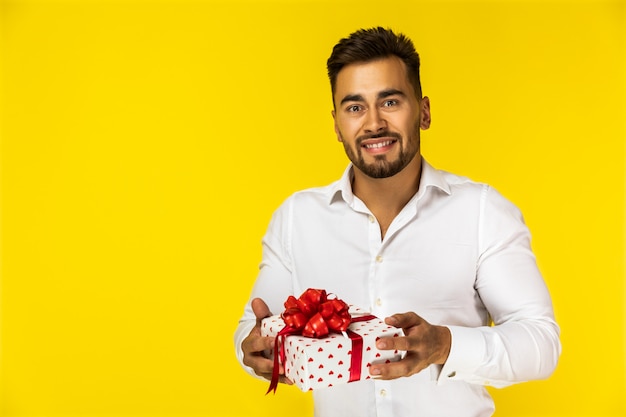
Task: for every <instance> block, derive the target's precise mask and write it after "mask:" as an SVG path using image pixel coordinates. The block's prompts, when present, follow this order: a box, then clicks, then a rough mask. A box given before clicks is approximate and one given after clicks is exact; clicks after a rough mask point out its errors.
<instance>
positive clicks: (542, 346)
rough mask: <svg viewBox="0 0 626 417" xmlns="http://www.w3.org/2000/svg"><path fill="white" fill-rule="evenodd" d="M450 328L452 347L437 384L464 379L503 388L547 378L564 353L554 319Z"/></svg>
mask: <svg viewBox="0 0 626 417" xmlns="http://www.w3.org/2000/svg"><path fill="white" fill-rule="evenodd" d="M448 327H449V329H450V332H451V334H452V345H451V349H450V354H449V356H448V360H447V361H446V363H445V365H444V366H443V368H442V369H441V372H440V375H439V378H438V383H444V382H445V381H454V380H462V381H466V382H470V383H474V384H480V385H491V386H495V387H504V386H507V385H511V384H514V383H517V382H523V381H528V380H535V379H544V378H547V377H548V376H549V375H550V374H551V373H552V372H553V371H554V369H555V367H556V364H557V361H558V358H559V355H560V352H561V344H560V341H559V328H558V326H557V324H556V323H555V322H554V320H553V319H551V318H542V319H526V320H520V321H511V322H508V323H505V324H502V325H499V326H494V327H479V328H467V327H459V326H448Z"/></svg>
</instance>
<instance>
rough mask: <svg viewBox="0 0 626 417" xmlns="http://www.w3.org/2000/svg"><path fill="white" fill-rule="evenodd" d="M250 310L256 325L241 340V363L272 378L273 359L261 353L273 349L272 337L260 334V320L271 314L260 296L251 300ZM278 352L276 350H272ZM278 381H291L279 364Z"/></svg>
mask: <svg viewBox="0 0 626 417" xmlns="http://www.w3.org/2000/svg"><path fill="white" fill-rule="evenodd" d="M252 311H254V315H255V316H256V326H254V328H253V329H252V330H251V331H250V334H249V335H248V337H246V338H245V339H244V340H243V342H241V350H242V351H243V363H244V365H246V366H249V367H251V368H252V369H254V372H255V373H256V374H257V375H259V376H262V377H263V378H265V379H267V380H271V379H272V370H273V369H274V361H273V360H271V359H268V358H266V357H265V356H264V355H263V351H264V350H268V351H269V350H270V349H274V338H273V337H265V336H261V320H263V319H264V318H265V317H269V316H271V315H272V313H270V309H269V308H268V307H267V304H265V301H263V300H262V299H260V298H255V299H254V300H252ZM274 354H278V352H274ZM279 374H280V375H281V376H280V382H282V383H285V384H289V385H291V384H292V382H291V380H289V379H288V378H286V377H285V376H284V375H285V369H284V367H283V366H282V365H280V369H279Z"/></svg>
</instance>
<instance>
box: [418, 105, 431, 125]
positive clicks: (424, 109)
mask: <svg viewBox="0 0 626 417" xmlns="http://www.w3.org/2000/svg"><path fill="white" fill-rule="evenodd" d="M429 127H430V99H429V98H428V97H422V99H421V100H420V129H422V130H426V129H428V128H429Z"/></svg>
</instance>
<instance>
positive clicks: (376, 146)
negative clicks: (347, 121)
mask: <svg viewBox="0 0 626 417" xmlns="http://www.w3.org/2000/svg"><path fill="white" fill-rule="evenodd" d="M395 141H396V140H395V139H393V140H385V141H382V142H376V143H365V144H363V147H364V148H365V149H379V148H383V147H385V146H389V145H391V144H393V143H394V142H395Z"/></svg>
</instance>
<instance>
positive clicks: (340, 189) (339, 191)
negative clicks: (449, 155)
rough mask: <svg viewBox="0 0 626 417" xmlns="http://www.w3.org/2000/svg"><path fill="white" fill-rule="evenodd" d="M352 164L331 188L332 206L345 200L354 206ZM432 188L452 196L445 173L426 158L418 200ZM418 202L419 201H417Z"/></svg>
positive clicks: (330, 198) (423, 162) (329, 196)
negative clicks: (340, 200)
mask: <svg viewBox="0 0 626 417" xmlns="http://www.w3.org/2000/svg"><path fill="white" fill-rule="evenodd" d="M353 169H354V168H353V166H352V164H351V163H350V164H348V167H347V168H346V169H345V171H344V172H343V175H342V176H341V178H340V179H339V181H336V182H335V183H334V184H332V186H331V187H330V188H329V193H328V204H329V205H330V204H332V203H334V202H335V201H338V200H339V199H343V200H344V201H345V202H346V203H347V204H348V205H349V206H351V207H352V206H353V204H354V194H353V193H352V180H353V179H354V171H353ZM430 188H438V189H440V190H441V191H443V192H445V193H446V194H448V195H450V193H451V191H450V184H448V182H447V181H446V179H445V176H444V173H443V172H442V171H440V170H438V169H435V168H434V167H433V166H432V165H430V164H429V163H428V162H427V161H426V160H425V159H424V158H422V174H421V178H420V186H419V189H418V191H417V195H418V199H419V197H421V196H422V195H423V194H424V193H426V192H427V190H429V189H430ZM416 200H417V199H416Z"/></svg>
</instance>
